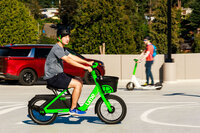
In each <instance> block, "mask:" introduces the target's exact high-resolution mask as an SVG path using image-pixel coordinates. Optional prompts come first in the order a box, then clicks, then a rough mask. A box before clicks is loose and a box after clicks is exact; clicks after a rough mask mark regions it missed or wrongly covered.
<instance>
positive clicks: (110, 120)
mask: <svg viewBox="0 0 200 133" xmlns="http://www.w3.org/2000/svg"><path fill="white" fill-rule="evenodd" d="M105 97H106V99H107V100H108V101H109V102H110V103H111V105H112V106H111V108H112V110H113V111H112V112H110V111H109V110H108V108H107V107H106V105H105V103H104V102H103V100H102V99H101V98H100V99H99V100H98V101H97V104H96V107H95V109H96V113H97V115H98V117H99V118H100V119H101V120H102V121H103V122H105V123H107V124H116V123H119V122H121V121H122V120H123V119H124V118H125V116H126V112H127V108H126V104H125V102H124V101H123V100H122V99H121V98H120V97H118V96H115V95H105Z"/></svg>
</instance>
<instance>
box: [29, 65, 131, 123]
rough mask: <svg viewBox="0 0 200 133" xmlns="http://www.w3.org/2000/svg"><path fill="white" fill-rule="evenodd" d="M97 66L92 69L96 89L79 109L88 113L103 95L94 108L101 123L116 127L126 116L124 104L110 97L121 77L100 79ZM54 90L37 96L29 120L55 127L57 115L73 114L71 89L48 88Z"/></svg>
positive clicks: (118, 99) (30, 104)
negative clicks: (92, 104)
mask: <svg viewBox="0 0 200 133" xmlns="http://www.w3.org/2000/svg"><path fill="white" fill-rule="evenodd" d="M97 66H98V63H96V62H95V63H94V64H93V65H92V66H91V67H92V69H93V70H92V72H91V74H92V77H93V79H94V82H95V84H96V86H95V88H94V89H93V91H92V92H91V94H90V95H89V97H88V98H87V100H86V101H85V103H84V104H83V105H82V106H80V105H79V104H78V105H77V106H78V109H79V110H81V111H87V109H88V108H89V106H90V105H91V103H92V102H93V100H94V99H95V97H96V96H97V95H98V94H100V96H101V97H100V98H99V99H98V100H97V102H96V105H95V108H94V109H95V113H96V114H97V116H98V117H99V119H100V120H102V121H103V122H105V123H107V124H116V123H119V122H121V121H122V120H123V119H124V118H125V116H126V112H127V107H126V104H125V102H124V101H123V100H122V99H121V98H120V97H119V96H116V95H112V94H110V93H113V92H116V91H117V84H118V77H111V76H103V77H97V75H96V73H95V69H96V68H97ZM47 88H48V89H50V90H52V91H53V93H54V94H52V95H36V96H35V97H33V98H32V99H31V100H30V101H29V103H28V114H29V117H30V118H31V119H32V120H33V121H34V122H35V123H37V124H40V125H47V124H50V123H52V122H53V121H54V120H55V119H56V117H57V116H58V114H61V115H65V114H66V115H67V114H68V113H69V111H70V107H71V101H72V97H71V94H70V92H69V90H68V89H59V88H54V87H52V86H49V85H47Z"/></svg>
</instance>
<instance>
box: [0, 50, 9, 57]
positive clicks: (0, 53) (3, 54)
mask: <svg viewBox="0 0 200 133" xmlns="http://www.w3.org/2000/svg"><path fill="white" fill-rule="evenodd" d="M9 50H10V49H9V48H0V56H8V52H9Z"/></svg>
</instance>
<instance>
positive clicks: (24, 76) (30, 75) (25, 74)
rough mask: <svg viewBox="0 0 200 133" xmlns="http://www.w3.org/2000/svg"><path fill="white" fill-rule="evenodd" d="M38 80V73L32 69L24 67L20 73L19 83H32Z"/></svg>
mask: <svg viewBox="0 0 200 133" xmlns="http://www.w3.org/2000/svg"><path fill="white" fill-rule="evenodd" d="M36 80H37V75H36V73H35V72H34V71H33V70H32V69H24V70H22V71H21V73H20V75H19V83H20V84H22V85H32V84H34V83H35V82H36Z"/></svg>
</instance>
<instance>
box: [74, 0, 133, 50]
mask: <svg viewBox="0 0 200 133" xmlns="http://www.w3.org/2000/svg"><path fill="white" fill-rule="evenodd" d="M124 3H125V1H124V0H114V1H113V0H109V1H108V0H96V1H93V0H81V1H79V4H78V5H79V8H78V10H77V15H76V16H75V21H76V28H75V30H74V31H73V38H72V41H73V48H74V49H75V50H77V51H79V52H81V53H88V54H95V53H99V46H100V45H101V44H102V43H105V44H106V53H107V54H122V53H134V52H135V51H136V44H135V41H134V38H133V37H134V34H135V33H134V32H135V31H133V30H132V26H131V24H132V22H131V21H130V18H129V16H128V15H127V14H126V10H125V6H124Z"/></svg>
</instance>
